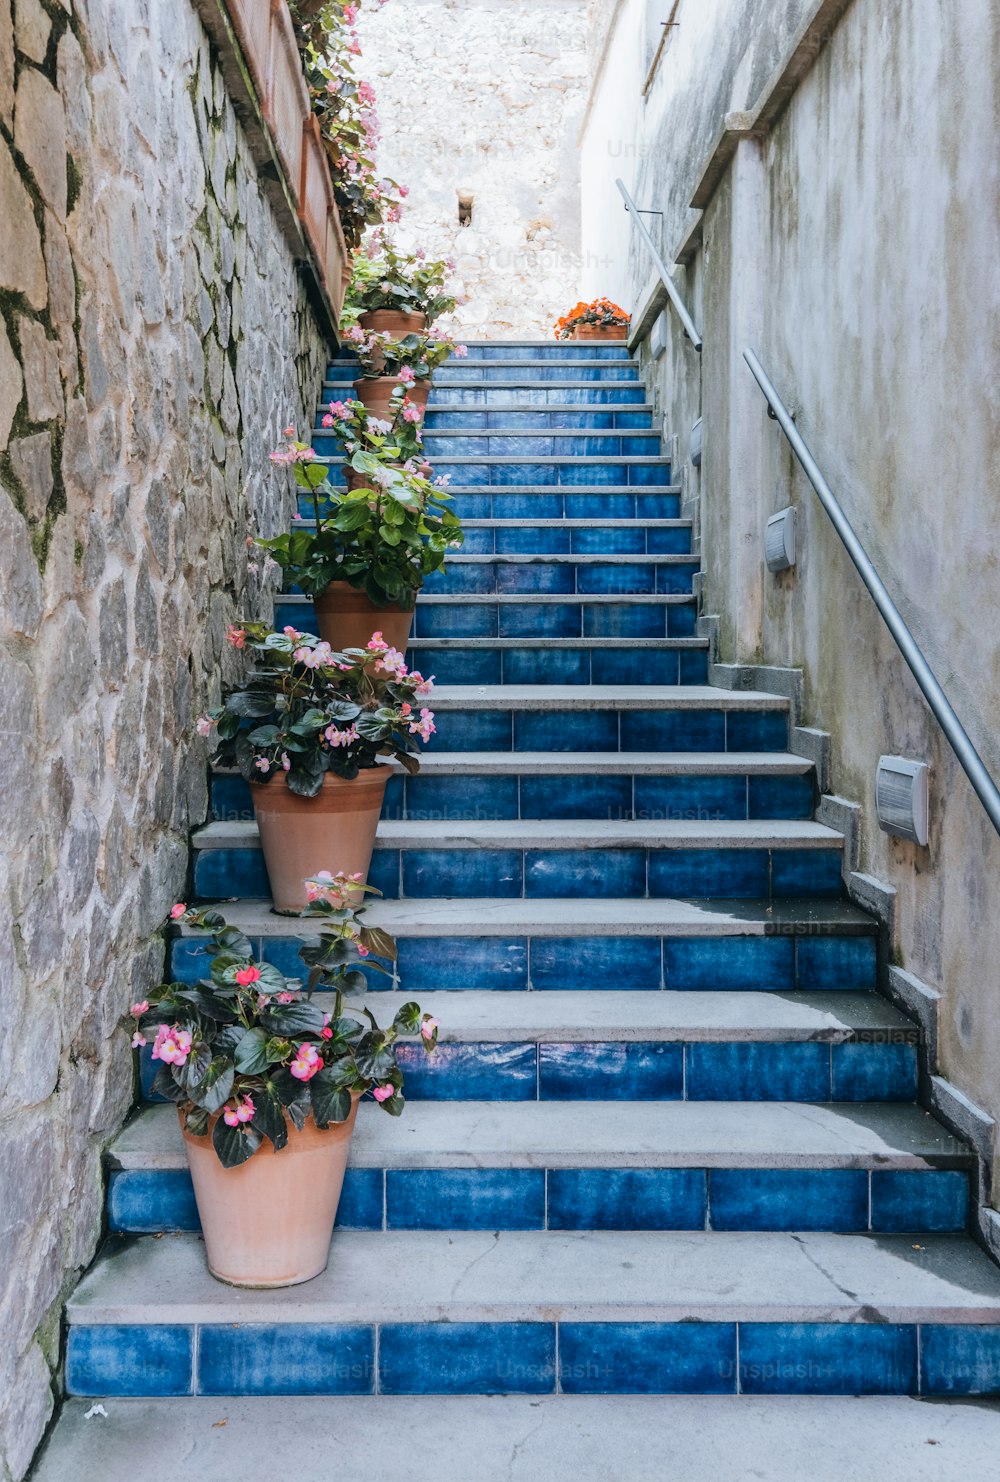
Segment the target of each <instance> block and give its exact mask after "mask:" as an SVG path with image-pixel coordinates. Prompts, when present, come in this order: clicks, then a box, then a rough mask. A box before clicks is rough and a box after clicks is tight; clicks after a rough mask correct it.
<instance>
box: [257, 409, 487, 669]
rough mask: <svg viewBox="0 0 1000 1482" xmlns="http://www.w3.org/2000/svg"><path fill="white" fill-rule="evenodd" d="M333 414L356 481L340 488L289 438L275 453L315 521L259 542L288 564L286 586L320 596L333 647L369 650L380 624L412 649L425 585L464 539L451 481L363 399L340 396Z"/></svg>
mask: <svg viewBox="0 0 1000 1482" xmlns="http://www.w3.org/2000/svg"><path fill="white" fill-rule="evenodd" d="M400 407H401V412H400V414H399V418H398V420H399V422H401V424H402V427H403V428H405V429H408V435H412V434H413V433H414V431H415V428H414V424H413V422H412V421H407V420H406V410H407V408H406V405H405V401H404V402H400ZM327 418H329V423H328V425H329V427H330V429H331V431H332V432H333V433H334V434H335V435H337V436H339V437H341V438H342V439H343V441H344V447H345V453H346V463H345V472H346V475H347V478H348V482H349V483H350V484H351V487H350V488H348V489H346V490H343V489H335V488H334V487H333V486H332V485H331V484H330V482H329V478H328V476H327V467H326V465H325V464H323V463H320V462H318V461H317V460H316V456H315V453H314V452H313V450H312V448H310V447H309V446H308V444H305V443H300V442H293V441H290V442H288V443H287V445H286V446H285V448H283V449H279V450H278V451H277V452H275V453H272V454H271V457H272V459H274V460H275V461H276V462H279V463H284V464H288V465H289V466H290V467H291V469H292V473H293V475H294V478H295V481H296V483H297V485H298V486H299V488H301V489H303V490H305V492H306V493H307V494H308V496H309V498H310V499H311V501H312V506H313V515H314V523H313V527H312V528H311V529H309V528H307V527H303V526H301V525H299V526H298V527H296V526H294V525H293V528H292V529H291V530H290V531H287V532H285V533H283V534H281V535H277V536H274V537H273V538H272V539H270V540H264V541H261V542H260V544H261V545H262V546H263V547H264V548H265V549H266V550H267V552H268V554H269V555H270V557H271V559H272V560H274V561H275V562H277V564H278V565H279V566H280V567H281V568H282V570H283V572H284V577H285V583H286V585H287V586H295V587H298V588H299V590H300V591H302V592H304V593H306V595H307V596H311V597H312V598H313V600H314V602H315V605H316V619H317V623H318V625H319V630H320V637H321V638H323V639H324V640H325V641H326V642H327V643H329V644H330V645H331V646H332V647H334V648H338V649H342V648H360V647H363V646H364V645H365V644H366V643H367V641H368V638H369V636H370V635H371V633H372V631H373V630H374V629H375V628H380V629H381V630H382V632H383V633H384V634H385V636H386V639H387V640H388V642H389V643H390V644H391V645H392V647H393V648H396V649H399V650H400V651H404V650H405V648H406V644H407V642H408V640H409V635H410V625H411V623H412V621H413V605H414V602H415V601H416V596H417V593H418V591H419V590H420V588H421V587H422V586H423V584H424V581H425V579H426V578H427V577H428V576H429V575H430V573H431V572H432V571H437V570H438V569H439V568H440V567H441V566H442V565H443V563H444V559H445V556H446V554H447V552H448V551H449V550H451V549H453V548H455V547H457V546H460V545H461V544H462V541H463V539H464V536H463V532H462V526H461V522H460V521H459V520H458V518H457V516H456V515H454V514H453V513H452V512H451V510H450V509H448V507H447V506H448V504H449V502H450V499H451V496H450V495H449V494H448V493H447V489H446V485H447V482H448V480H447V477H444V478H438V479H431V478H430V476H429V475H430V472H431V470H430V466H429V464H427V463H425V462H423V461H422V459H420V457H419V455H415V454H413V453H412V451H411V452H409V454H408V453H407V450H408V449H412V447H413V446H418V444H415V443H411V442H409V441H408V438H407V436H403V435H401V430H400V429H399V428H397V429H396V430H394V424H393V423H390V422H382V421H380V420H379V419H378V418H372V416H371V415H370V414H369V412H368V411H367V409H365V408H364V407H363V406H362V405H361V403H360V402H338V403H334V405H333V406H332V407H330V409H329V410H328V412H327V413H326V417H325V418H324V421H326V419H327ZM362 419H363V420H362ZM400 458H402V459H403V461H402V462H400Z"/></svg>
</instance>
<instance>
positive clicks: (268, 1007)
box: [127, 872, 438, 1287]
mask: <svg viewBox="0 0 1000 1482" xmlns="http://www.w3.org/2000/svg"><path fill="white" fill-rule="evenodd" d="M305 883H306V886H307V888H308V892H309V897H310V902H311V904H310V907H309V914H310V915H315V916H319V917H321V918H322V922H323V924H322V927H321V929H320V932H319V936H318V938H317V939H315V940H314V941H312V942H309V943H307V944H306V945H305V946H304V947H303V948H302V950H301V952H300V954H299V955H300V957H301V958H302V960H303V964H304V978H305V982H304V984H302V983H299V982H297V981H295V980H291V979H287V978H286V977H285V976H284V974H283V973H281V972H279V970H278V969H277V968H276V967H274V966H273V964H271V963H269V962H258V961H256V960H255V958H254V953H253V947H252V945H251V943H250V941H249V940H248V938H247V937H245V936H244V935H243V933H242V932H241V931H239V930H238V929H237V928H236V927H234V926H229V925H227V923H226V920H225V917H224V916H222V915H220V914H219V913H218V912H216V911H196V910H188V909H187V908H186V907H185V906H184V905H183V904H178V905H176V906H174V908H173V910H172V911H171V913H170V914H171V917H172V918H173V920H174V921H175V922H185V923H187V924H188V925H191V926H197V927H201V928H205V929H207V930H208V931H210V932H211V936H210V937H209V939H208V940H207V942H206V944H205V946H206V952H207V955H208V958H209V959H210V969H209V973H208V976H207V977H206V978H204V979H202V980H201V981H200V982H198V983H195V984H186V983H164V984H163V985H162V986H160V987H159V988H155V989H153V990H152V991H151V992H150V993H149V996H148V998H145V999H143V1001H142V1002H141V1003H136V1004H133V1005H132V1010H131V1014H130V1016H129V1020H128V1021H127V1022H129V1023H130V1024H131V1027H132V1029H133V1036H132V1044H133V1046H134V1047H135V1048H141V1047H142V1046H144V1045H152V1056H153V1059H154V1060H155V1061H158V1062H159V1070H158V1071H157V1074H156V1078H155V1080H154V1082H153V1090H154V1091H155V1092H156V1093H157V1094H159V1095H161V1096H163V1097H166V1098H167V1099H168V1100H169V1101H172V1102H174V1103H176V1106H177V1111H178V1115H179V1118H180V1124H181V1132H182V1135H183V1138H184V1147H185V1152H186V1154H187V1159H188V1164H189V1166H190V1169H191V1179H192V1182H193V1184H194V1193H195V1200H196V1202H197V1205H198V1214H199V1217H200V1219H201V1226H202V1231H203V1232H204V1236H205V1251H206V1255H207V1258H208V1267H209V1270H210V1271H211V1272H212V1275H213V1276H215V1277H217V1278H218V1279H219V1280H220V1281H225V1282H229V1283H231V1284H232V1285H234V1286H246V1287H276V1286H291V1285H294V1284H295V1283H297V1282H302V1281H309V1280H310V1278H311V1277H313V1276H317V1275H318V1274H319V1273H320V1272H321V1271H323V1270H324V1269H325V1267H326V1264H327V1261H328V1259H329V1252H330V1237H331V1234H332V1231H333V1224H334V1220H335V1218H336V1213H337V1205H338V1202H339V1200H340V1192H341V1187H342V1185H343V1181H344V1169H345V1167H346V1164H347V1155H348V1149H349V1146H350V1139H351V1132H352V1130H353V1127H354V1121H355V1117H356V1115H357V1109H358V1102H359V1101H360V1100H361V1098H362V1097H363V1096H366V1095H368V1094H371V1096H372V1098H373V1100H374V1101H376V1102H377V1103H378V1104H379V1105H380V1106H381V1107H382V1109H383V1111H386V1112H388V1113H389V1114H390V1115H391V1116H399V1114H400V1112H401V1111H402V1109H403V1076H402V1072H401V1071H400V1069H399V1066H398V1065H397V1063H396V1053H395V1048H394V1047H395V1044H396V1041H397V1039H398V1038H399V1036H400V1035H419V1037H420V1040H421V1042H422V1043H423V1045H424V1048H425V1049H426V1050H427V1051H428V1052H430V1051H432V1050H433V1049H434V1046H435V1045H436V1043H437V1029H438V1025H437V1021H436V1020H435V1019H432V1018H431V1017H430V1015H428V1014H424V1015H423V1016H421V1013H420V1008H419V1005H417V1004H416V1003H405V1004H403V1006H402V1007H401V1008H400V1009H399V1010H398V1011H397V1012H396V1014H395V1017H394V1018H393V1021H392V1023H391V1024H390V1026H389V1027H388V1028H387V1029H380V1028H379V1026H378V1023H377V1022H376V1020H375V1018H374V1016H373V1015H372V1014H371V1013H370V1012H369V1011H368V1010H367V1009H360V1010H359V1009H357V1008H356V1007H355V1006H354V1005H352V1004H349V1003H348V1004H346V1005H345V998H346V997H347V996H348V995H354V994H357V993H359V992H362V991H363V990H364V988H365V987H366V981H365V976H364V974H363V973H362V972H361V971H360V965H361V963H362V962H363V963H364V965H365V967H366V968H367V969H368V970H369V971H372V970H374V971H376V972H385V971H387V969H386V968H385V967H384V966H383V964H382V962H379V961H377V960H376V959H377V958H382V959H387V960H389V961H392V962H394V961H395V957H396V946H395V943H394V942H393V940H392V938H391V937H390V936H388V935H387V934H386V933H385V932H383V931H377V930H373V929H372V928H370V927H367V926H365V925H364V924H363V922H362V920H361V916H362V910H361V909H359V908H358V907H357V906H356V905H355V904H353V903H352V900H351V899H350V897H351V895H352V894H353V893H354V892H355V891H356V889H357V886H356V883H355V882H354V881H351V880H347V879H346V878H345V877H344V876H343V875H336V876H333V875H331V874H330V873H329V872H326V873H324V874H323V875H321V876H318V877H316V878H315V879H311V880H308V881H306V882H305ZM317 990H319V991H320V992H321V993H322V997H316V996H315V995H316V993H317Z"/></svg>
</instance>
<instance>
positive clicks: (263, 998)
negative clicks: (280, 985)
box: [257, 993, 271, 1009]
mask: <svg viewBox="0 0 1000 1482" xmlns="http://www.w3.org/2000/svg"><path fill="white" fill-rule="evenodd" d="M270 1002H271V997H270V994H267V993H258V994H257V1007H258V1009H266V1008H267V1006H268V1004H269V1003H270Z"/></svg>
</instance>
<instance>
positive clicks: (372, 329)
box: [358, 309, 427, 340]
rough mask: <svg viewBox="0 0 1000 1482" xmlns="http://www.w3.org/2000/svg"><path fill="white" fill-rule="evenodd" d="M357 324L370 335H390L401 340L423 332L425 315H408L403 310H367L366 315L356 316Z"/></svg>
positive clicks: (425, 322)
mask: <svg viewBox="0 0 1000 1482" xmlns="http://www.w3.org/2000/svg"><path fill="white" fill-rule="evenodd" d="M358 323H359V324H360V325H361V328H362V329H366V330H368V331H369V333H370V334H391V335H392V336H393V337H394V338H396V339H399V340H401V339H403V338H404V337H405V336H406V335H408V334H420V333H421V332H422V331H423V330H425V329H426V328H427V315H426V314H417V313H408V312H407V311H406V310H405V309H369V311H368V313H367V314H359V315H358Z"/></svg>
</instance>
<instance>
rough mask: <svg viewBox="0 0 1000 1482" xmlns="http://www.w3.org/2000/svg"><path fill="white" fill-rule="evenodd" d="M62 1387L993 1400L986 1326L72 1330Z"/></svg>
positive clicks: (999, 1347)
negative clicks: (952, 1396)
mask: <svg viewBox="0 0 1000 1482" xmlns="http://www.w3.org/2000/svg"><path fill="white" fill-rule="evenodd" d="M376 1355H377V1359H376ZM557 1355H558V1358H557ZM66 1387H67V1391H68V1393H69V1394H71V1395H80V1396H85V1397H90V1396H101V1397H106V1398H117V1397H122V1396H136V1395H147V1396H157V1395H193V1394H203V1395H209V1394H211V1395H232V1394H253V1395H261V1394H284V1395H287V1394H290V1393H296V1394H331V1395H333V1394H372V1393H383V1394H555V1393H565V1394H682V1393H683V1394H830V1395H854V1394H898V1395H920V1394H923V1395H935V1394H995V1393H997V1392H998V1391H1000V1327H997V1326H995V1325H994V1326H976V1325H957V1324H942V1325H940V1326H938V1325H935V1324H931V1323H924V1324H920V1325H917V1324H915V1323H877V1322H862V1323H815V1322H807V1323H754V1322H741V1323H727V1322H679V1323H678V1322H665V1323H657V1322H638V1323H625V1322H604V1323H602V1322H534V1321H532V1322H521V1323H507V1322H495V1323H490V1322H482V1323H449V1322H429V1323H382V1324H352V1325H345V1324H321V1323H314V1324H303V1325H297V1324H280V1323H274V1324H226V1325H224V1326H220V1325H216V1324H203V1325H200V1326H193V1325H190V1326H189V1325H186V1324H172V1325H169V1326H163V1327H159V1326H144V1327H138V1326H134V1327H130V1326H117V1327H114V1326H108V1327H102V1326H99V1325H89V1326H88V1325H82V1324H81V1325H76V1326H73V1327H71V1328H70V1330H69V1335H68V1341H67V1358H66Z"/></svg>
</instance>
